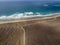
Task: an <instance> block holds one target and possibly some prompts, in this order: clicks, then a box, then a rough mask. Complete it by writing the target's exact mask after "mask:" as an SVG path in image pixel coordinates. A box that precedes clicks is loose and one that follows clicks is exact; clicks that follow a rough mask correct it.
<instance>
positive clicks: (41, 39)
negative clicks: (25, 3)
mask: <svg viewBox="0 0 60 45" xmlns="http://www.w3.org/2000/svg"><path fill="white" fill-rule="evenodd" d="M0 45H60V15H55V16H46V17H42V18H40V17H34V18H29V19H28V18H25V19H16V20H9V21H0Z"/></svg>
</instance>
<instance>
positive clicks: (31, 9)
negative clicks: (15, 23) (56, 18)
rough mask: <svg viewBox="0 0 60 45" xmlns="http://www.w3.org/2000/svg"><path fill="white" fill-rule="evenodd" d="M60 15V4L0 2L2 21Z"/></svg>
mask: <svg viewBox="0 0 60 45" xmlns="http://www.w3.org/2000/svg"><path fill="white" fill-rule="evenodd" d="M54 13H60V2H49V1H7V2H6V1H5V2H0V19H13V18H24V17H32V16H44V15H49V14H54Z"/></svg>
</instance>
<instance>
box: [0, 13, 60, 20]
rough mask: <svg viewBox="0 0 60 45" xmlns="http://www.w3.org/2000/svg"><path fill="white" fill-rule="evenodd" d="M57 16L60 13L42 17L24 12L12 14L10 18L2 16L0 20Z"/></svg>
mask: <svg viewBox="0 0 60 45" xmlns="http://www.w3.org/2000/svg"><path fill="white" fill-rule="evenodd" d="M56 14H60V13H53V14H46V15H42V14H40V13H38V12H37V13H35V14H34V13H33V12H24V13H18V14H12V15H10V16H6V15H3V16H0V20H8V19H20V18H30V17H37V16H38V17H39V16H51V15H56Z"/></svg>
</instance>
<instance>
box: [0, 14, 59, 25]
mask: <svg viewBox="0 0 60 45" xmlns="http://www.w3.org/2000/svg"><path fill="white" fill-rule="evenodd" d="M57 17H60V15H50V16H38V17H31V18H21V19H11V20H4V21H0V24H5V23H15V22H25V21H33V20H45V19H51V18H57Z"/></svg>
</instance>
